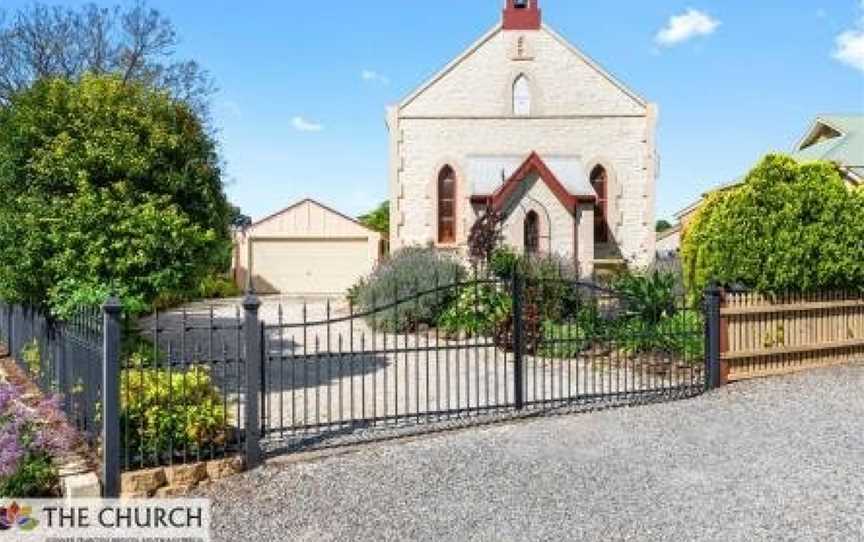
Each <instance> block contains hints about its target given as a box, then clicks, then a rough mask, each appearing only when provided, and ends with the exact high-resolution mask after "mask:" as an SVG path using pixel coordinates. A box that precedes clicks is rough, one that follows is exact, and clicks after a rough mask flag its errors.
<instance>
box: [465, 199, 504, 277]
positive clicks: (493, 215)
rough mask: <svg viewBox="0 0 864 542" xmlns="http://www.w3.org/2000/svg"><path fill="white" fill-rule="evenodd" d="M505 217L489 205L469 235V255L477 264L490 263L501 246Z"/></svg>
mask: <svg viewBox="0 0 864 542" xmlns="http://www.w3.org/2000/svg"><path fill="white" fill-rule="evenodd" d="M503 228H504V215H503V214H502V213H501V212H499V211H497V210H495V207H494V206H493V205H492V204H491V203H489V204H487V205H486V207H485V208H484V209H483V212H482V214H481V215H480V217H479V218H478V219H477V220H476V221H475V222H474V224H473V225H472V226H471V231H470V232H469V233H468V255H469V256H471V259H472V260H474V261H475V262H480V263H489V262H490V260H491V259H492V256H493V254H494V253H495V250H496V249H497V248H498V247H499V246H500V244H501V239H502V234H501V230H502V229H503Z"/></svg>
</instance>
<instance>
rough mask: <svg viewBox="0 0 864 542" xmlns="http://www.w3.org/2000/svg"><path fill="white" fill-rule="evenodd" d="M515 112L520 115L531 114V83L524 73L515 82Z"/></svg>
mask: <svg viewBox="0 0 864 542" xmlns="http://www.w3.org/2000/svg"><path fill="white" fill-rule="evenodd" d="M513 114H514V115H516V116H519V117H527V116H528V115H530V114H531V85H530V83H529V82H528V78H527V77H525V76H524V75H520V76H519V77H517V78H516V81H515V82H514V83H513Z"/></svg>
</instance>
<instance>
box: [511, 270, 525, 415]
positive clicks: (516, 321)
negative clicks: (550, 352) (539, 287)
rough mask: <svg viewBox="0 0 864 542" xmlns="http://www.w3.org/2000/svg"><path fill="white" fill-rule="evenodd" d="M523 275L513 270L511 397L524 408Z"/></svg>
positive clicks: (520, 408) (518, 406)
mask: <svg viewBox="0 0 864 542" xmlns="http://www.w3.org/2000/svg"><path fill="white" fill-rule="evenodd" d="M523 289H524V283H523V277H522V275H521V274H520V273H519V271H518V269H514V270H513V397H514V399H515V402H516V409H517V410H522V409H523V408H525V397H524V391H525V390H524V386H523V384H522V382H523V380H522V377H523V366H522V361H523V360H522V356H523V354H524V352H525V345H524V341H523V334H522V332H523V331H524V330H523V323H522V294H523Z"/></svg>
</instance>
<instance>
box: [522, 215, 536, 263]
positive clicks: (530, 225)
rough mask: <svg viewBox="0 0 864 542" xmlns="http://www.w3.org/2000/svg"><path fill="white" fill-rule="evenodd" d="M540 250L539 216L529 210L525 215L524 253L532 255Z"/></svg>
mask: <svg viewBox="0 0 864 542" xmlns="http://www.w3.org/2000/svg"><path fill="white" fill-rule="evenodd" d="M539 252H540V217H539V216H537V213H536V212H534V211H530V212H529V213H528V214H527V215H525V254H526V255H528V256H534V255H535V254H537V253H539Z"/></svg>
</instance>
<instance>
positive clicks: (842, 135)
mask: <svg viewBox="0 0 864 542" xmlns="http://www.w3.org/2000/svg"><path fill="white" fill-rule="evenodd" d="M790 156H792V158H795V159H796V160H799V161H801V162H809V161H814V160H826V161H829V162H834V163H835V164H837V166H838V167H839V168H840V171H841V172H842V174H843V178H844V179H845V181H846V183H847V184H848V185H849V186H850V187H855V186H861V184H862V183H864V115H861V114H859V115H819V116H818V117H816V119H815V120H814V121H813V122H812V123H811V125H810V128H809V129H808V130H807V132H806V133H805V134H804V136H803V137H802V138H801V139H800V140H799V141H798V143H797V144H796V145H795V147H794V148H793V149H792V152H791V153H790ZM742 181H743V179H737V180H735V181H733V182H730V183H726V184H723V185H720V186H718V187H717V188H715V189H714V190H711V191H709V192H707V193H705V194H703V195H702V196H700V198H699V199H698V200H696V201H694V202H692V203H691V204H690V205H688V206H687V207H685V208H684V209H682V210H681V211H679V212H678V213H676V214H675V218H676V219H677V220H678V222H679V224H680V225H681V226H682V227H683V228H684V229H686V228H687V224H689V223H690V221H691V220H692V219H693V217H694V216H695V215H696V211H698V210H699V208H700V207H701V205H702V202H703V201H705V198H706V197H707V196H709V195H710V194H712V193H714V192H716V191H719V190H727V189H729V188H733V187H735V186H738V185H739V184H741V182H742Z"/></svg>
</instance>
